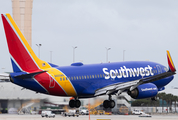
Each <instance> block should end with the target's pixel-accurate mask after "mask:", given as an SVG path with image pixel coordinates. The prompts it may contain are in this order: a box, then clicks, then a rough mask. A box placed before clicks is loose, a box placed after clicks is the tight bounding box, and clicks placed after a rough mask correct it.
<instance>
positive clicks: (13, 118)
mask: <svg viewBox="0 0 178 120" xmlns="http://www.w3.org/2000/svg"><path fill="white" fill-rule="evenodd" d="M48 119H49V120H89V116H79V117H63V116H61V115H56V117H55V118H42V117H41V115H9V114H0V120H48ZM97 119H110V120H177V119H178V116H177V115H153V116H152V117H151V118H148V117H145V118H143V117H138V116H137V115H91V116H90V120H97Z"/></svg>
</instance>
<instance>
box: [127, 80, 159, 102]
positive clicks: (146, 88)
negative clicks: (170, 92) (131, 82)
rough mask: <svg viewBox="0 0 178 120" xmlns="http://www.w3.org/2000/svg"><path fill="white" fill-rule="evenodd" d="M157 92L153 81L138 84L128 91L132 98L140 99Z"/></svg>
mask: <svg viewBox="0 0 178 120" xmlns="http://www.w3.org/2000/svg"><path fill="white" fill-rule="evenodd" d="M157 93H158V88H157V87H156V85H155V84H153V83H146V84H142V85H139V86H138V87H137V88H135V89H134V90H132V91H128V94H129V95H130V96H131V97H132V98H134V99H142V98H149V97H154V96H156V95H157Z"/></svg>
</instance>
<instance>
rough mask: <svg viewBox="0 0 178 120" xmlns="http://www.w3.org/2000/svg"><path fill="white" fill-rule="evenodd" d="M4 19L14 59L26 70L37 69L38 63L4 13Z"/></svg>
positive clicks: (9, 46)
mask: <svg viewBox="0 0 178 120" xmlns="http://www.w3.org/2000/svg"><path fill="white" fill-rule="evenodd" d="M2 19H3V23H4V29H5V33H6V38H7V43H8V48H9V53H10V54H11V56H12V57H13V58H14V60H15V61H16V62H17V64H18V65H19V66H20V67H21V69H22V70H24V71H26V72H30V71H34V70H37V69H38V67H37V65H36V64H35V63H34V61H33V59H32V58H31V56H30V55H29V54H28V52H27V50H26V49H25V47H24V45H23V44H22V43H21V41H20V40H19V38H18V36H17V35H16V33H15V32H14V30H13V28H12V27H11V25H10V24H9V23H8V21H7V20H6V18H5V17H4V15H2ZM17 53H19V54H17ZM22 58H23V59H22Z"/></svg>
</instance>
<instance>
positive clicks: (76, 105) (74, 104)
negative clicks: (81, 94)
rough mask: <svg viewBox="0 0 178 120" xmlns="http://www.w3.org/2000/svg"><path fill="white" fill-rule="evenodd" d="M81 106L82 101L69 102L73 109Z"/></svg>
mask: <svg viewBox="0 0 178 120" xmlns="http://www.w3.org/2000/svg"><path fill="white" fill-rule="evenodd" d="M80 105H81V102H80V100H74V99H73V100H70V101H69V106H70V107H71V108H74V107H76V108H79V107H80Z"/></svg>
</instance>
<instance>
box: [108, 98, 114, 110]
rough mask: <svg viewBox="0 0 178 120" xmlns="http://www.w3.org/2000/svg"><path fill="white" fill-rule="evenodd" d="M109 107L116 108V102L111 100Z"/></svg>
mask: <svg viewBox="0 0 178 120" xmlns="http://www.w3.org/2000/svg"><path fill="white" fill-rule="evenodd" d="M109 107H110V108H114V107H115V102H114V100H110V101H109Z"/></svg>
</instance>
